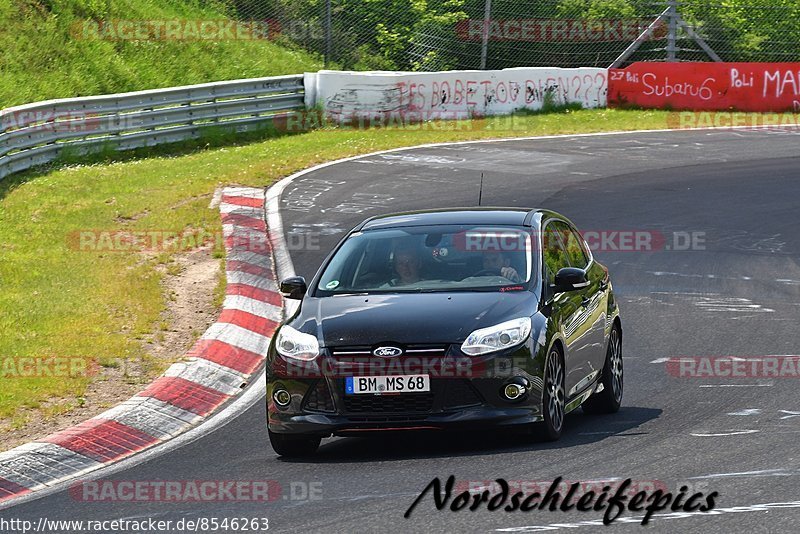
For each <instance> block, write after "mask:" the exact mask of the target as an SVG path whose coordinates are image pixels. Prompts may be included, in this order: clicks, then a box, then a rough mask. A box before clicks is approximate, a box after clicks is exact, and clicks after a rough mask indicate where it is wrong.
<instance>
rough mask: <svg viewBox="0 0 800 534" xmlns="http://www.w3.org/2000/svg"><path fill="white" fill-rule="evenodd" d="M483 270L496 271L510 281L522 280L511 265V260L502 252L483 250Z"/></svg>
mask: <svg viewBox="0 0 800 534" xmlns="http://www.w3.org/2000/svg"><path fill="white" fill-rule="evenodd" d="M483 270H484V271H497V272H499V273H500V276H503V277H505V278H508V279H509V280H511V281H512V282H520V281H522V279H521V278H520V276H519V273H518V272H517V270H516V269H514V268H513V267H511V260H510V259H508V257H506V255H505V254H503V253H502V252H494V251H493V252H484V253H483Z"/></svg>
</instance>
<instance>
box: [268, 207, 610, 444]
mask: <svg viewBox="0 0 800 534" xmlns="http://www.w3.org/2000/svg"><path fill="white" fill-rule="evenodd" d="M281 292H282V293H283V294H284V296H285V297H286V298H290V299H299V300H301V302H300V306H299V308H298V309H297V311H296V312H295V313H294V315H293V316H292V317H291V318H289V319H288V320H287V321H286V322H285V323H284V324H283V325H282V326H281V327H280V328H279V330H278V331H277V332H276V333H275V336H274V338H273V340H272V344H271V346H270V348H269V353H268V356H267V414H268V415H267V417H268V429H269V437H270V442H271V443H272V446H273V448H274V449H275V451H276V452H277V453H278V454H281V455H286V456H299V455H306V454H312V453H313V452H315V451H316V449H317V448H318V447H319V444H320V440H321V438H323V437H328V436H331V435H337V436H351V435H363V434H365V433H369V432H376V431H390V430H391V431H395V430H411V429H432V430H433V429H436V430H445V429H457V428H461V429H465V428H476V427H477V428H488V427H491V428H498V429H500V428H528V427H531V428H533V427H537V428H538V429H539V434H540V435H542V436H543V437H544V438H545V439H550V440H555V439H558V438H559V436H560V435H561V432H562V428H563V425H564V416H565V414H567V413H569V412H571V411H572V410H574V409H576V408H577V407H578V406H583V409H584V411H586V412H589V413H612V412H616V411H617V410H618V409H619V406H620V402H621V400H622V387H623V373H622V325H621V322H620V318H619V309H618V307H617V302H616V300H615V298H614V293H613V290H612V287H611V282H610V280H609V276H608V270H607V269H606V268H605V267H604V266H603V265H601V264H599V263H598V262H596V261H595V260H594V259H593V258H592V254H591V251H590V250H589V247H588V246H587V245H586V242H585V241H584V240H583V238H582V237H581V235H580V233H579V232H578V231H577V230H576V229H575V227H574V226H573V225H572V223H571V222H570V221H569V220H567V219H566V218H565V217H563V216H561V215H559V214H557V213H555V212H552V211H547V210H540V209H535V210H522V209H511V208H468V209H451V210H437V211H423V212H411V213H401V214H395V215H386V216H380V217H373V218H370V219H367V220H366V221H364V222H362V223H361V224H359V225H358V226H357V227H355V228H354V229H353V230H352V231H350V233H349V234H348V235H347V236H346V237H345V238H344V239H343V240H342V241H341V242H340V243H339V244H338V245H337V247H336V248H335V249H334V251H333V252H332V253H331V254H330V255H329V256H328V258H327V259H326V260H325V262H324V263H323V265H322V267H321V268H320V269H319V271H318V273H317V274H316V276H314V279H313V280H312V281H311V283H310V284H309V285H307V284H306V282H305V281H304V280H303V279H302V278H301V277H294V278H289V279H287V280H284V281H282V282H281Z"/></svg>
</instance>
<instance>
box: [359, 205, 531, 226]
mask: <svg viewBox="0 0 800 534" xmlns="http://www.w3.org/2000/svg"><path fill="white" fill-rule="evenodd" d="M543 212H544V210H538V209H529V208H497V207H478V208H448V209H437V210H423V211H409V212H405V213H392V214H388V215H378V216H375V217H371V218H369V219H367V220H366V221H364V222H362V223H361V224H360V225H359V226H358V227H357V228H356V230H375V229H378V228H397V227H402V226H429V225H445V224H486V225H501V226H530V225H531V221H532V220H533V219H534V217H535V216H536V214H537V213H543Z"/></svg>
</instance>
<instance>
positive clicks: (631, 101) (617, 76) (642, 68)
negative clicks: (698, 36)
mask: <svg viewBox="0 0 800 534" xmlns="http://www.w3.org/2000/svg"><path fill="white" fill-rule="evenodd" d="M608 105H609V107H625V106H637V107H643V108H660V109H675V110H682V109H690V110H731V109H732V110H738V111H800V63H644V62H639V63H633V64H632V65H630V66H629V67H628V68H625V69H609V72H608Z"/></svg>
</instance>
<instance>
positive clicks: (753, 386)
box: [698, 382, 774, 388]
mask: <svg viewBox="0 0 800 534" xmlns="http://www.w3.org/2000/svg"><path fill="white" fill-rule="evenodd" d="M773 385H774V384H773V383H772V382H768V383H764V384H703V385H702V386H698V387H701V388H771V387H772V386H773Z"/></svg>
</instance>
